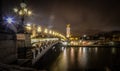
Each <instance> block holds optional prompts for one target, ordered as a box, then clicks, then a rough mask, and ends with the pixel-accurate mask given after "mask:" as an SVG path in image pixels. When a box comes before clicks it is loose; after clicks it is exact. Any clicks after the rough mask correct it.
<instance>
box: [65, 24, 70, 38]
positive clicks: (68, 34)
mask: <svg viewBox="0 0 120 71" xmlns="http://www.w3.org/2000/svg"><path fill="white" fill-rule="evenodd" d="M66 37H67V38H70V24H68V25H67V27H66Z"/></svg>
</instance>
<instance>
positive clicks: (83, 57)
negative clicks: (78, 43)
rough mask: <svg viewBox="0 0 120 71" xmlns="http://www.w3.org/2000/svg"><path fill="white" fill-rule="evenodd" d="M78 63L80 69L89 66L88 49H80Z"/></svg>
mask: <svg viewBox="0 0 120 71" xmlns="http://www.w3.org/2000/svg"><path fill="white" fill-rule="evenodd" d="M78 62H79V66H80V67H85V66H86V64H87V48H82V47H80V48H79V51H78Z"/></svg>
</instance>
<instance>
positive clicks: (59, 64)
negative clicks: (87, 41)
mask: <svg viewBox="0 0 120 71" xmlns="http://www.w3.org/2000/svg"><path fill="white" fill-rule="evenodd" d="M57 50H58V49H57ZM60 50H62V51H61V52H60V53H59V54H56V53H52V54H50V53H49V54H48V55H50V58H53V60H50V61H49V59H48V56H46V57H45V58H46V60H47V62H51V64H50V65H49V66H47V65H46V68H48V69H45V70H47V71H91V70H92V71H116V69H117V67H118V68H119V67H120V48H109V47H108V48H106V47H101V48H100V47H94V48H92V47H66V48H64V47H61V49H60ZM51 52H52V51H51ZM54 55H56V56H57V57H55V56H54ZM45 62H46V61H45ZM43 63H44V62H43ZM118 71H120V70H118Z"/></svg>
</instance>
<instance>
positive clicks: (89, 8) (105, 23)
mask: <svg viewBox="0 0 120 71" xmlns="http://www.w3.org/2000/svg"><path fill="white" fill-rule="evenodd" d="M12 1H14V2H12ZM17 1H18V0H11V1H9V0H8V1H7V0H4V4H8V2H9V4H8V5H11V4H13V5H11V7H14V6H15V5H16V4H19V2H17ZM27 4H28V6H29V8H30V9H32V10H33V12H34V15H33V16H32V20H31V18H30V21H31V22H34V23H36V24H40V25H43V26H48V25H49V24H51V25H53V27H52V28H53V29H55V30H57V31H60V32H62V33H64V34H65V28H66V24H71V32H72V33H73V34H91V33H95V32H99V31H111V30H120V29H119V28H120V18H119V17H120V9H119V8H120V4H119V1H117V0H114V1H113V0H34V1H33V0H28V1H27ZM5 8H6V9H7V8H8V7H7V6H5ZM9 10H10V9H9ZM6 11H7V10H6ZM51 15H54V19H50V16H51ZM50 20H52V21H50ZM28 21H29V20H28Z"/></svg>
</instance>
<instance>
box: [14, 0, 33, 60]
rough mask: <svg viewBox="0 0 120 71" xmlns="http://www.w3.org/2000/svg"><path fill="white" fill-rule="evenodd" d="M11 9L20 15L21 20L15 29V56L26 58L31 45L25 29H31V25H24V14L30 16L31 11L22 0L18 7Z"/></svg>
mask: <svg viewBox="0 0 120 71" xmlns="http://www.w3.org/2000/svg"><path fill="white" fill-rule="evenodd" d="M13 10H14V12H15V13H17V14H18V15H19V16H20V17H21V22H20V24H19V26H18V27H19V28H18V31H17V32H18V33H17V57H18V59H21V58H22V59H26V58H27V49H29V47H31V38H30V34H28V32H27V31H25V29H27V30H31V25H30V24H27V25H26V26H25V16H30V15H31V14H32V12H31V11H30V10H29V9H27V5H26V4H25V2H24V0H23V2H22V3H20V8H14V9H13Z"/></svg>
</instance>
